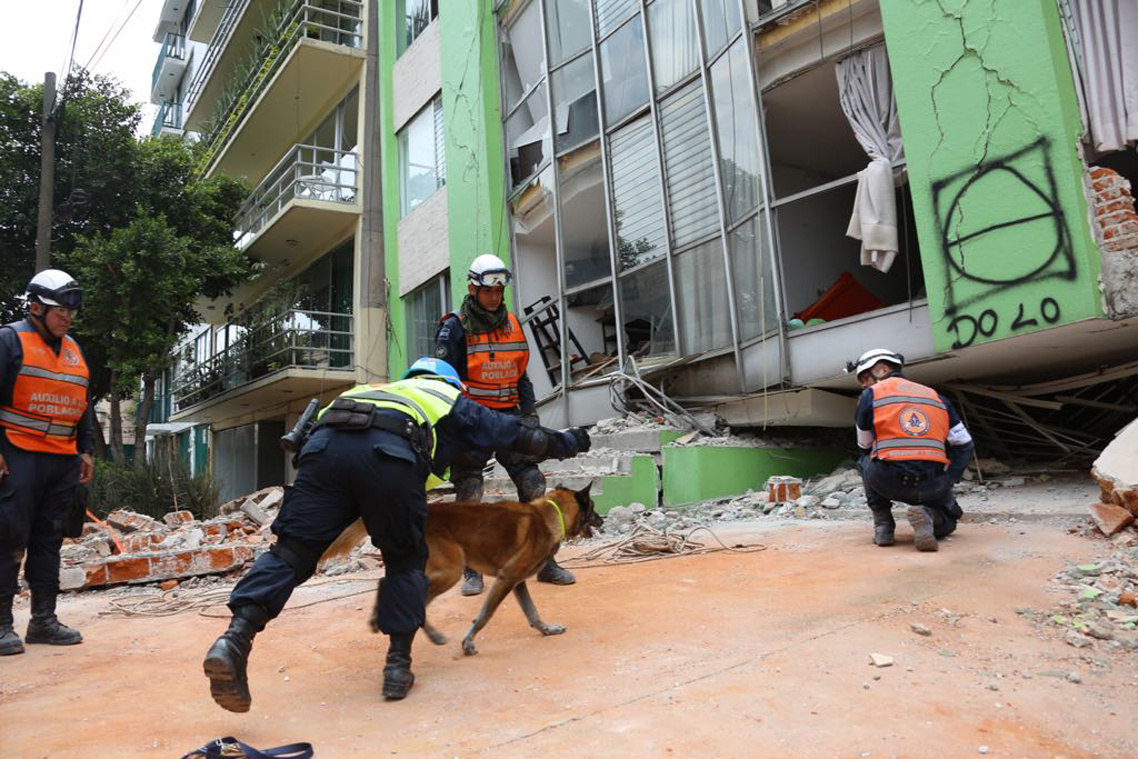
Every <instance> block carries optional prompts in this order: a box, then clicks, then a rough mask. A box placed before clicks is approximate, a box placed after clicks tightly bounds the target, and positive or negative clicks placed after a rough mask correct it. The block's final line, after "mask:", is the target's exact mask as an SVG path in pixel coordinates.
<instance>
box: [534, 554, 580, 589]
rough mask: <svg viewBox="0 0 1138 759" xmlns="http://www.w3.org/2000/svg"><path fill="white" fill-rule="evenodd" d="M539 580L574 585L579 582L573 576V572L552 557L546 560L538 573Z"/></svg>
mask: <svg viewBox="0 0 1138 759" xmlns="http://www.w3.org/2000/svg"><path fill="white" fill-rule="evenodd" d="M537 581H538V582H549V583H553V584H554V585H572V584H573V583H575V582H577V578H576V577H574V576H573V573H572V572H570V571H569V570H568V569H566V568H565V567H563V566H561V565H559V564H558V563H557V562H556V561H554V560H553V559H552V558H551V559H549V560H548V561H546V562H545V566H544V567H542V568H541V570H540V571H539V572H538V573H537Z"/></svg>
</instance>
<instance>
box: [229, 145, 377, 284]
mask: <svg viewBox="0 0 1138 759" xmlns="http://www.w3.org/2000/svg"><path fill="white" fill-rule="evenodd" d="M358 187H359V162H358V159H357V157H356V153H355V151H344V150H332V149H330V148H318V147H315V146H313V145H295V146H293V147H292V148H291V149H290V150H289V151H288V152H287V153H286V154H285V156H284V157H283V158H282V159H281V160H280V161H279V162H278V163H277V165H276V166H275V167H274V168H273V170H272V171H270V172H269V174H268V176H266V177H265V179H264V180H263V181H262V182H261V184H259V185H258V186H257V187H256V189H254V190H253V192H252V193H251V194H250V195H249V198H248V199H247V200H246V201H245V203H244V205H243V206H242V207H241V210H240V211H239V212H238V214H237V220H236V224H235V232H234V236H235V241H234V244H235V245H236V246H237V247H239V248H242V249H243V250H245V252H246V253H247V254H248V255H249V256H250V257H251V258H254V259H256V260H257V261H261V262H263V263H265V264H268V265H270V266H271V267H273V268H274V269H282V270H283V269H285V268H297V267H301V266H304V265H306V264H307V263H309V262H311V261H312V260H315V258H316V257H317V256H319V255H322V254H323V253H325V252H327V250H328V247H329V246H330V245H331V244H333V243H334V242H335V241H336V240H338V239H340V238H342V237H344V236H345V234H346V233H347V231H348V229H349V228H350V227H351V226H353V225H354V224H355V223H356V218H357V216H358V214H359V213H360V211H361V207H360V202H359V197H360V193H359V189H358Z"/></svg>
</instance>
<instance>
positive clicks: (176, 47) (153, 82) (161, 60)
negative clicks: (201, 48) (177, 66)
mask: <svg viewBox="0 0 1138 759" xmlns="http://www.w3.org/2000/svg"><path fill="white" fill-rule="evenodd" d="M171 59H172V60H175V61H185V60H186V38H185V37H184V36H183V35H181V34H177V33H176V32H166V36H165V37H163V38H162V52H160V53H158V60H156V61H155V62H154V71H153V72H151V74H150V89H151V91H153V90H154V88H155V87H157V86H158V77H160V76H161V75H162V66H163V64H165V63H166V61H167V60H171Z"/></svg>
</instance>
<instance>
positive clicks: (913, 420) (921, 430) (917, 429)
mask: <svg viewBox="0 0 1138 759" xmlns="http://www.w3.org/2000/svg"><path fill="white" fill-rule="evenodd" d="M898 421H899V422H900V424H901V431H902V432H904V433H905V434H906V435H912V436H913V437H920V436H921V435H924V434H926V433H927V432H928V431H929V428H930V426H931V425H930V424H929V417H928V415H927V414H925V412H923V411H921V410H920V409H918V408H915V407H913V406H906V407H905V408H903V409H901V415H900V417H899V419H898Z"/></svg>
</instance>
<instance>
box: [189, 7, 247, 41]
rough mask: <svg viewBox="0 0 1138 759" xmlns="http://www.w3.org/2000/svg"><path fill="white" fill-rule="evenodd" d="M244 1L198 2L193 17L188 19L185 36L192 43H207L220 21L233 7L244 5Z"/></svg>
mask: <svg viewBox="0 0 1138 759" xmlns="http://www.w3.org/2000/svg"><path fill="white" fill-rule="evenodd" d="M245 4H246V2H245V0H238V1H237V2H234V0H200V1H199V2H198V5H197V9H196V10H195V12H194V17H193V18H192V19H190V26H189V29H187V30H186V36H187V37H189V38H190V39H192V40H193V41H194V42H209V41H210V40H211V39H213V35H214V33H215V32H216V31H217V27H218V26H219V25H220V24H221V19H222V17H223V16H225V14H226V12H227V11H229V10H230V9H231V8H232V7H233V6H235V5H245Z"/></svg>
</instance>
